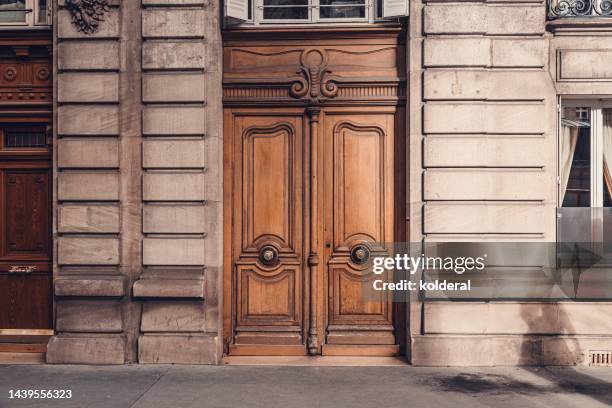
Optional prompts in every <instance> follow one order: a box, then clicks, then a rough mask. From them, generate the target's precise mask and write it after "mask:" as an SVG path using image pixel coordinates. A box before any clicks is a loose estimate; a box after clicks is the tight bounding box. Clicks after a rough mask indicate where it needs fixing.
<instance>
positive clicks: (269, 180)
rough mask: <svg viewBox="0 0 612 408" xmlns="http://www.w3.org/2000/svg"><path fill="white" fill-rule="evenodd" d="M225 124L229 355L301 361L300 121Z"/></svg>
mask: <svg viewBox="0 0 612 408" xmlns="http://www.w3.org/2000/svg"><path fill="white" fill-rule="evenodd" d="M226 118H227V121H228V122H230V123H229V126H230V127H231V130H230V131H229V132H228V133H229V134H231V135H232V136H233V137H232V141H231V144H232V146H231V147H230V148H231V150H232V152H231V156H232V161H233V165H232V167H233V172H232V173H233V177H232V178H231V183H232V189H231V191H232V195H233V197H232V201H233V203H234V206H233V207H234V208H233V214H232V219H233V222H232V252H233V253H232V258H233V260H234V264H233V273H232V280H233V282H232V287H233V293H232V294H231V296H232V297H233V299H234V301H233V302H232V303H233V307H234V308H235V311H234V316H235V317H234V318H235V321H234V324H233V327H234V328H233V330H234V338H233V344H232V345H231V346H230V352H231V353H232V354H304V353H305V351H304V350H305V347H304V327H303V301H304V298H303V288H304V282H303V280H304V271H303V253H302V251H303V244H302V241H303V222H304V221H303V205H302V202H303V196H302V194H303V157H302V155H303V129H302V126H303V124H302V121H303V119H302V115H301V114H292V113H288V114H287V113H285V114H283V113H282V112H279V113H278V115H273V114H264V113H260V114H257V113H254V114H252V115H244V116H241V115H230V116H229V117H227V116H226ZM226 126H228V124H227V123H226ZM228 133H226V134H228ZM226 153H227V151H226ZM227 180H228V179H227V178H226V181H227Z"/></svg>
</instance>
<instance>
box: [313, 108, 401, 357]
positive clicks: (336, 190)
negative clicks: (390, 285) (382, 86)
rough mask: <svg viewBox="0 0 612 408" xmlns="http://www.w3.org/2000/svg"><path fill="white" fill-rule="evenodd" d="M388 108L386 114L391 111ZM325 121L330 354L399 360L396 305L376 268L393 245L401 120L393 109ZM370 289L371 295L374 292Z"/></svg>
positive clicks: (333, 114) (326, 350) (329, 114)
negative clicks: (375, 261)
mask: <svg viewBox="0 0 612 408" xmlns="http://www.w3.org/2000/svg"><path fill="white" fill-rule="evenodd" d="M385 110H386V112H385ZM375 111H376V108H370V109H368V110H367V112H366V111H341V110H336V111H334V110H331V109H328V110H326V114H325V115H324V121H323V123H324V130H323V139H324V140H323V143H324V150H325V152H324V160H325V163H324V171H323V173H324V174H323V177H324V181H323V184H324V189H325V193H324V195H325V198H324V212H323V214H324V215H325V230H324V242H325V252H324V253H325V256H324V259H325V265H324V268H325V271H324V273H325V282H326V290H327V313H326V318H327V321H326V322H327V325H326V330H325V345H324V346H323V354H328V355H331V354H358V355H367V354H376V355H394V354H397V352H398V346H396V339H395V335H394V328H393V307H392V306H393V304H392V299H391V297H390V296H389V293H388V292H383V291H381V292H376V291H374V290H372V281H373V280H374V279H380V276H378V275H374V274H373V273H372V272H371V267H369V262H368V261H369V260H370V258H371V257H372V256H375V255H385V254H387V253H388V252H387V249H388V248H389V244H390V243H391V242H393V240H394V151H393V149H394V146H395V143H394V137H395V135H394V130H395V115H394V113H393V110H391V111H390V110H389V109H388V108H383V109H380V113H373V112H375ZM368 288H369V289H368Z"/></svg>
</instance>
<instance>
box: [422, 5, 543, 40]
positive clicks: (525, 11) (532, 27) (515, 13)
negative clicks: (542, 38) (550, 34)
mask: <svg viewBox="0 0 612 408" xmlns="http://www.w3.org/2000/svg"><path fill="white" fill-rule="evenodd" d="M545 23H546V22H545V15H544V13H542V10H541V7H540V6H530V5H525V6H516V5H514V6H511V7H506V6H498V5H496V6H490V5H487V4H486V3H481V4H465V5H463V4H462V5H461V18H457V7H456V6H455V5H454V4H453V5H449V4H433V5H428V6H427V7H425V13H424V31H425V33H426V34H489V35H513V34H514V35H516V34H518V35H536V34H542V33H544V27H545Z"/></svg>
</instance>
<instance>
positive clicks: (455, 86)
mask: <svg viewBox="0 0 612 408" xmlns="http://www.w3.org/2000/svg"><path fill="white" fill-rule="evenodd" d="M423 91H424V92H423V97H424V99H425V100H482V101H488V100H490V101H495V100H498V101H508V100H521V101H524V100H544V99H546V98H551V99H552V98H553V97H554V94H555V91H554V88H553V84H552V81H551V78H550V75H548V73H547V72H543V71H517V70H495V71H488V70H467V69H456V70H444V71H441V70H435V71H432V70H428V71H426V72H425V74H424V81H423Z"/></svg>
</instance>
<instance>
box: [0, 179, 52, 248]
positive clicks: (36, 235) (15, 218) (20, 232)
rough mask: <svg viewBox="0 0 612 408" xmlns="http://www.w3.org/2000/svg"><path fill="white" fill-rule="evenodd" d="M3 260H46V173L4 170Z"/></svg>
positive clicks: (47, 203) (47, 199)
mask: <svg viewBox="0 0 612 408" xmlns="http://www.w3.org/2000/svg"><path fill="white" fill-rule="evenodd" d="M2 179H3V183H4V191H5V196H4V203H3V204H4V205H3V206H2V209H3V219H4V223H3V227H4V228H3V235H4V237H5V241H4V248H3V254H2V255H3V256H4V257H7V258H11V259H17V258H23V259H27V260H34V259H43V260H46V259H48V258H49V170H48V169H42V170H8V169H7V170H5V171H4V174H3V178H2Z"/></svg>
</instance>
